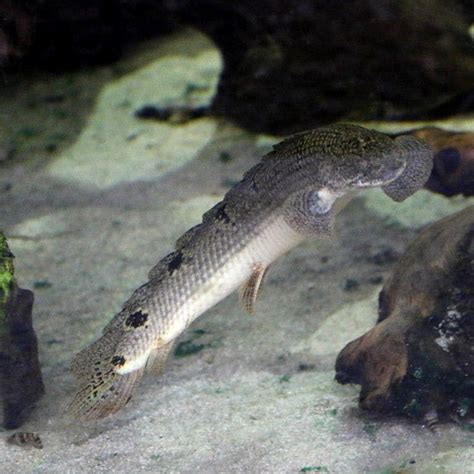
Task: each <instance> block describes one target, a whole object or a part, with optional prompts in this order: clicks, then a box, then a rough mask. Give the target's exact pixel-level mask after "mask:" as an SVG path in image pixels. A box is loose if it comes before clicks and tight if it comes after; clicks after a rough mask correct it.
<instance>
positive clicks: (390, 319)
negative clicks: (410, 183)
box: [336, 207, 474, 419]
mask: <svg viewBox="0 0 474 474" xmlns="http://www.w3.org/2000/svg"><path fill="white" fill-rule="evenodd" d="M473 238H474V207H469V208H467V209H465V210H463V211H461V212H458V213H457V214H454V215H452V216H449V217H447V218H445V219H442V220H441V221H439V222H437V223H435V224H433V225H431V226H429V227H428V228H426V229H425V230H423V231H422V232H421V233H420V235H419V236H418V238H417V239H416V240H415V241H414V242H413V243H412V244H411V245H410V246H409V247H408V249H407V251H406V253H405V254H404V255H403V256H402V257H401V259H400V260H399V262H398V264H397V266H396V268H395V270H394V272H393V274H392V275H391V276H390V278H389V279H388V280H387V282H386V284H385V286H384V288H383V290H382V292H381V293H380V295H379V319H378V322H377V324H376V326H375V327H374V328H372V329H371V330H370V331H368V332H367V333H366V334H364V335H363V336H361V337H359V338H357V339H356V340H354V341H352V342H350V343H349V344H348V345H347V346H346V347H345V348H344V349H343V350H342V351H341V352H340V354H339V355H338V358H337V362H336V379H337V381H338V382H340V383H343V384H346V383H355V384H360V385H361V386H362V388H361V391H360V396H359V404H360V406H361V407H362V408H365V409H368V410H374V411H378V412H384V413H405V414H408V415H414V416H422V415H427V414H429V413H433V410H434V412H435V413H436V412H439V413H441V414H448V415H451V416H455V417H456V418H457V419H468V418H469V417H470V416H472V414H473V411H474V317H473V314H474V312H473V311H474V290H473V288H474V266H473V259H474V244H473ZM430 416H431V415H430Z"/></svg>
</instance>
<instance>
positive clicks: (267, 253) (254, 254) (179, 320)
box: [166, 217, 304, 341]
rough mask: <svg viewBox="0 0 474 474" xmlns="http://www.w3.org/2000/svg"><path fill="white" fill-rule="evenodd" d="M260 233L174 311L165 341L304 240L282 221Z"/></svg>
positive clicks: (280, 219)
mask: <svg viewBox="0 0 474 474" xmlns="http://www.w3.org/2000/svg"><path fill="white" fill-rule="evenodd" d="M263 229H264V230H263V231H262V232H261V233H260V234H259V235H258V236H257V237H255V238H254V239H252V240H251V241H250V242H249V243H248V244H247V245H246V246H245V247H244V248H243V249H242V250H241V251H240V252H239V253H237V254H236V255H234V256H233V257H232V258H231V259H230V260H229V261H227V262H226V263H225V265H223V266H222V268H221V269H220V270H219V271H217V272H215V274H214V275H213V276H212V278H211V279H210V280H209V281H208V283H207V284H206V285H205V286H203V287H201V288H199V290H198V291H197V292H196V293H194V294H193V295H192V296H191V298H190V299H188V300H187V302H186V303H185V304H183V305H182V306H181V307H180V308H179V309H178V311H177V312H176V316H175V318H173V319H174V321H176V324H174V325H173V328H172V330H171V331H170V332H169V333H168V334H167V335H166V340H167V341H171V340H173V339H175V338H176V337H177V336H179V334H181V332H182V331H184V329H186V327H187V326H188V325H189V324H190V323H191V322H192V321H194V320H195V319H196V318H197V317H199V316H200V315H201V314H202V313H204V312H205V311H207V310H208V309H209V308H212V307H213V306H214V305H215V304H217V303H218V302H219V301H221V300H222V299H224V298H225V297H226V296H228V295H229V294H230V293H232V292H234V291H235V290H236V289H237V288H239V287H240V286H241V285H243V284H244V283H245V282H246V281H247V280H248V279H249V277H250V275H251V273H252V269H253V268H254V266H255V264H260V265H262V264H263V265H264V266H265V267H267V266H268V265H270V264H271V263H272V262H273V261H275V260H276V259H277V258H278V257H280V256H281V255H283V254H284V253H286V252H288V250H290V249H292V248H293V247H295V246H296V245H298V244H299V243H301V242H302V241H303V240H304V237H303V236H302V235H300V234H298V233H297V232H295V231H294V230H292V229H291V228H290V227H289V226H288V224H286V222H285V221H284V220H283V218H282V217H279V218H276V219H273V220H271V221H270V220H269V221H268V225H266V226H263Z"/></svg>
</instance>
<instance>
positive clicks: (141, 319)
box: [125, 310, 148, 329]
mask: <svg viewBox="0 0 474 474" xmlns="http://www.w3.org/2000/svg"><path fill="white" fill-rule="evenodd" d="M147 321H148V314H146V313H142V312H141V311H140V310H138V311H135V312H134V313H133V314H131V315H130V316H129V317H128V318H127V319H126V320H125V326H128V327H132V328H135V329H136V328H139V327H140V326H143V325H144V324H145V323H146V322H147Z"/></svg>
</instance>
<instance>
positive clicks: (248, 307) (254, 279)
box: [239, 263, 267, 314]
mask: <svg viewBox="0 0 474 474" xmlns="http://www.w3.org/2000/svg"><path fill="white" fill-rule="evenodd" d="M266 271H267V267H266V266H265V265H263V264H262V263H257V264H255V265H254V267H253V269H252V273H251V275H250V278H249V279H248V280H247V281H246V283H245V284H244V285H243V286H242V288H241V289H240V292H239V296H240V302H241V304H242V307H243V308H244V309H245V311H247V312H248V313H249V314H255V302H256V301H257V296H258V290H259V289H260V286H261V285H262V282H263V279H264V277H265V273H266Z"/></svg>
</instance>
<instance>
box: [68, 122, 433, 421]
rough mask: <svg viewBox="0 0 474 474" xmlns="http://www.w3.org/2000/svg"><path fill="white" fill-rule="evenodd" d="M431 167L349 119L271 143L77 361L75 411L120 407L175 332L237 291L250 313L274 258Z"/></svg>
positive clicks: (410, 144) (157, 363)
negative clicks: (355, 204)
mask: <svg viewBox="0 0 474 474" xmlns="http://www.w3.org/2000/svg"><path fill="white" fill-rule="evenodd" d="M432 165H433V158H432V151H431V148H430V147H429V146H428V145H427V144H426V143H425V142H424V141H422V140H420V139H417V138H415V137H412V136H400V137H396V138H392V137H389V136H387V135H385V134H382V133H379V132H376V131H373V130H369V129H366V128H363V127H360V126H357V125H351V124H337V125H332V126H326V127H320V128H317V129H313V130H309V131H305V132H301V133H298V134H295V135H293V136H290V137H289V138H287V139H285V140H283V141H282V142H281V143H279V144H277V145H275V146H274V147H273V149H272V150H271V151H270V152H269V153H267V154H266V155H265V156H264V157H263V158H262V159H261V161H260V162H259V163H258V164H257V165H255V166H254V167H253V168H251V169H250V170H248V171H247V172H246V173H245V174H244V175H243V178H242V180H241V181H240V182H239V183H238V184H236V185H235V186H234V187H233V188H231V189H230V190H229V191H228V192H227V194H226V195H225V196H224V198H223V199H222V200H221V201H220V202H218V203H217V204H216V205H215V206H214V207H212V208H211V209H210V210H209V211H207V212H206V213H205V214H204V215H203V218H202V222H201V223H199V224H198V225H195V226H194V227H192V228H191V229H190V230H188V231H187V232H186V233H184V234H183V235H182V236H181V237H180V238H179V239H178V240H177V242H176V245H175V249H174V251H172V252H171V253H169V254H168V255H167V256H165V257H164V258H163V259H161V260H160V261H159V262H158V263H157V264H156V265H155V266H154V267H153V268H152V269H151V270H150V272H149V274H148V281H147V282H146V283H145V284H144V285H142V286H140V287H139V288H137V289H136V290H135V291H134V292H133V294H132V295H131V297H130V298H129V299H128V300H127V301H126V302H125V303H124V305H123V307H122V309H121V311H120V312H119V313H118V314H116V316H115V317H114V318H113V319H112V320H111V321H110V322H109V323H108V324H107V326H106V327H105V328H104V331H103V334H102V336H101V337H100V338H99V339H98V340H97V341H95V342H94V343H92V344H91V345H90V346H88V347H86V348H85V349H83V350H82V351H80V352H79V353H78V354H77V355H76V356H75V357H74V358H73V361H72V363H71V370H72V371H73V373H74V374H75V375H76V377H77V379H78V381H79V384H80V387H79V390H78V392H77V394H76V395H75V397H74V399H73V401H72V403H71V405H70V407H69V414H70V415H71V416H72V417H73V418H76V419H82V420H94V419H99V418H103V417H105V416H108V415H110V414H112V413H115V412H117V411H118V410H120V409H121V408H122V407H123V406H125V404H126V403H127V402H128V400H129V399H130V398H131V396H132V394H133V392H134V390H135V387H136V386H137V385H138V383H139V381H140V379H141V378H142V376H143V374H144V372H145V371H151V372H153V373H155V374H159V373H161V371H162V370H163V369H164V367H165V363H166V359H167V357H168V355H169V353H170V352H171V350H172V347H173V343H174V341H175V340H176V338H177V337H178V336H179V335H180V334H181V333H182V332H183V331H184V330H185V329H186V328H187V327H188V326H189V325H190V324H191V323H192V322H193V321H194V320H196V318H198V317H199V316H200V315H201V314H203V313H204V312H205V311H207V310H208V309H209V308H211V307H212V306H214V305H215V304H217V303H218V302H219V301H221V300H222V299H223V298H225V297H226V296H228V295H229V294H231V293H232V292H234V291H235V290H237V289H238V288H239V287H240V288H241V289H240V293H239V294H240V300H241V302H242V305H243V307H244V309H245V310H246V311H248V312H249V313H254V312H255V304H256V301H257V296H258V293H259V290H260V288H261V286H262V282H263V281H264V276H265V273H266V272H267V269H268V267H269V266H270V264H271V263H272V262H274V261H275V260H276V259H278V258H279V257H280V256H282V255H284V254H285V253H287V252H288V251H289V250H290V249H292V248H293V247H295V246H297V245H299V244H300V243H301V242H303V241H305V240H307V239H317V238H322V239H328V238H332V237H333V235H334V222H335V217H336V215H337V213H338V212H340V210H341V209H342V208H343V207H344V206H345V204H347V202H348V201H349V200H350V199H351V198H352V196H353V194H354V193H355V192H357V191H359V190H362V189H366V188H373V187H379V186H380V187H381V188H382V190H383V191H384V192H385V194H387V195H388V196H389V197H390V198H391V199H393V200H395V201H403V200H404V199H406V198H407V197H409V196H411V195H412V194H413V193H414V192H416V191H417V190H418V189H419V188H420V187H422V186H423V185H424V183H425V182H426V181H427V179H428V177H429V174H430V171H431V168H432Z"/></svg>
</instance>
